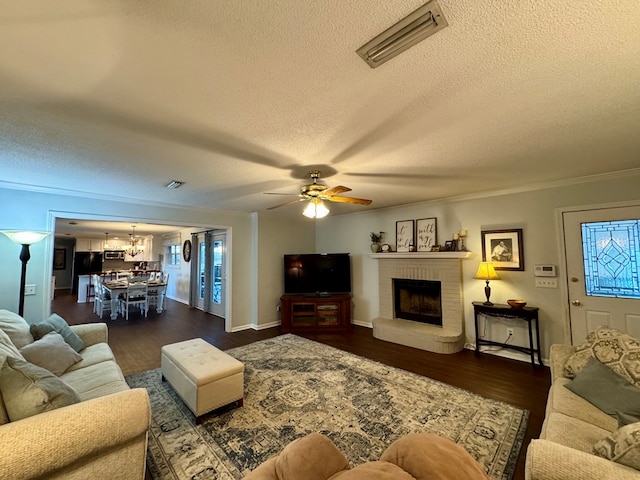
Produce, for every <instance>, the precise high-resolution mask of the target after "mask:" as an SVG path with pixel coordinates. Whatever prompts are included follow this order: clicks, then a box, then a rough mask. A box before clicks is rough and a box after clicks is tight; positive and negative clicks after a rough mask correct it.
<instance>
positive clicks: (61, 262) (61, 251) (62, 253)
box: [53, 248, 67, 270]
mask: <svg viewBox="0 0 640 480" xmlns="http://www.w3.org/2000/svg"><path fill="white" fill-rule="evenodd" d="M66 268H67V249H66V248H54V249H53V269H54V270H64V269H66Z"/></svg>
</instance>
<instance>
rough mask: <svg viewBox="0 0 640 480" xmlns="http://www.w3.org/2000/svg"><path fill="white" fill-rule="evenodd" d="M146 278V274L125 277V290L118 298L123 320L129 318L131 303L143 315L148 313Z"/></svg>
mask: <svg viewBox="0 0 640 480" xmlns="http://www.w3.org/2000/svg"><path fill="white" fill-rule="evenodd" d="M147 280H148V277H146V276H136V277H127V290H126V292H124V293H123V295H122V298H121V299H120V300H119V309H120V312H121V313H122V314H124V317H125V320H129V307H130V306H131V305H133V306H136V307H138V308H139V309H140V312H141V313H144V316H145V317H146V316H147V314H148V313H149V299H148V292H147V291H148V287H149V286H148V285H147Z"/></svg>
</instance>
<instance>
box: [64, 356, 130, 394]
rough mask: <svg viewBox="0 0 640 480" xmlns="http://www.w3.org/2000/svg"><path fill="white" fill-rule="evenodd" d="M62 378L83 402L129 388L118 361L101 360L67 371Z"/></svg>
mask: <svg viewBox="0 0 640 480" xmlns="http://www.w3.org/2000/svg"><path fill="white" fill-rule="evenodd" d="M60 378H61V379H62V380H64V381H65V383H67V384H68V385H70V386H71V387H72V388H73V389H74V390H75V391H76V392H77V393H78V396H79V397H80V400H82V401H83V402H84V401H85V400H90V399H92V398H98V397H103V396H105V395H109V394H111V393H116V392H122V391H124V390H129V386H128V385H127V382H126V380H125V379H124V377H123V375H122V371H121V370H120V367H119V366H118V364H117V363H116V362H101V363H97V364H95V365H90V366H88V367H85V368H81V369H79V370H73V371H67V372H65V373H63V374H62V375H61V376H60Z"/></svg>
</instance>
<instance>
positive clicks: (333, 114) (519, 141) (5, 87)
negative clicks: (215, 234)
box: [0, 0, 640, 214]
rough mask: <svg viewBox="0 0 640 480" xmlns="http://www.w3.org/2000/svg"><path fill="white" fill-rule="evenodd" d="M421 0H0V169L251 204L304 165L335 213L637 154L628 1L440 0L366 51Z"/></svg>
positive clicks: (294, 210) (638, 105)
mask: <svg viewBox="0 0 640 480" xmlns="http://www.w3.org/2000/svg"><path fill="white" fill-rule="evenodd" d="M423 3H425V2H424V1H421V0H394V1H393V2H383V1H379V0H377V1H373V0H350V1H346V2H345V1H343V0H320V1H311V0H304V1H301V0H277V1H276V0H273V1H237V0H215V1H210V0H207V1H204V0H202V1H195V0H192V1H188V2H185V1H177V0H176V1H160V2H158V1H151V0H137V1H135V2H132V1H130V0H108V1H107V0H103V1H96V0H59V1H56V2H51V1H49V0H34V1H29V2H16V1H9V0H0V5H1V7H2V8H0V21H1V22H2V28H1V29H0V45H1V47H0V51H1V55H0V85H2V87H1V88H0V101H1V102H2V107H1V108H0V124H1V125H2V127H1V130H0V142H1V148H0V170H1V171H2V174H1V175H0V186H1V185H5V186H11V185H15V184H17V185H18V186H19V185H33V186H37V187H40V188H45V189H46V188H52V189H60V190H61V191H69V192H79V193H82V194H97V195H109V196H114V197H127V198H133V199H138V200H140V201H145V202H165V203H167V204H178V205H187V206H199V207H212V208H220V209H225V210H238V211H245V212H251V211H263V210H265V209H266V208H267V207H270V206H273V205H276V204H278V203H282V201H283V197H277V196H267V195H264V194H263V192H281V193H293V194H295V193H297V192H298V189H299V187H300V186H301V185H303V184H305V183H308V182H307V181H306V173H307V172H308V171H309V170H310V169H311V167H314V168H315V167H318V168H320V170H322V171H323V177H324V180H325V183H326V184H327V185H328V186H335V185H346V186H349V187H351V188H352V192H350V193H349V195H353V196H355V197H362V198H370V199H372V200H373V204H372V205H371V206H370V207H364V206H358V205H345V204H330V205H329V206H330V207H331V209H332V213H333V214H339V213H347V212H354V211H361V210H364V209H371V208H379V207H384V206H391V205H400V204H406V203H412V202H417V201H425V200H430V199H439V198H445V197H450V196H457V195H462V194H473V193H480V192H486V191H491V190H495V189H504V188H517V187H519V186H521V185H523V184H531V183H542V182H550V181H558V180H562V179H567V178H574V177H580V176H587V175H594V174H599V173H605V172H613V171H620V170H626V169H631V168H638V167H640V135H638V132H639V131H640V88H639V87H640V29H639V28H638V24H639V23H640V2H638V1H637V0H591V1H589V2H586V1H584V0H518V1H505V0H440V1H439V3H440V6H441V8H442V10H443V12H444V14H445V16H446V18H447V21H448V23H449V26H448V27H447V28H445V29H444V30H442V31H440V32H438V33H437V34H435V35H434V36H432V37H430V38H428V39H426V40H425V41H423V42H421V43H419V44H418V45H417V46H415V47H413V48H412V49H410V50H408V51H406V52H404V53H402V54H401V55H399V56H397V57H396V58H394V59H392V60H390V61H389V62H387V63H385V64H384V65H382V66H380V67H378V68H377V69H371V68H369V67H368V66H367V65H366V64H365V63H364V62H363V61H362V60H361V59H360V58H359V57H358V55H357V54H356V53H355V51H356V50H357V49H358V48H359V47H360V46H361V45H362V44H364V43H366V42H367V41H368V40H370V39H371V38H372V37H374V36H375V35H377V34H378V33H380V32H382V31H383V30H385V29H386V28H388V27H389V26H391V25H392V24H394V23H395V22H397V21H398V20H400V19H401V18H403V17H405V16H406V15H408V14H409V13H411V12H412V11H414V10H415V9H416V8H417V7H419V6H420V5H422V4H423ZM171 179H177V180H181V181H184V182H186V183H185V185H184V186H183V187H181V188H180V189H177V190H168V189H166V188H164V185H165V184H166V183H167V182H168V181H169V180H171ZM284 199H285V200H286V197H284ZM300 210H301V206H300V205H299V204H294V205H290V206H286V207H282V208H281V209H278V210H277V212H280V213H283V214H299V212H300Z"/></svg>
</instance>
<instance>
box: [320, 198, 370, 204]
mask: <svg viewBox="0 0 640 480" xmlns="http://www.w3.org/2000/svg"><path fill="white" fill-rule="evenodd" d="M325 200H328V201H330V202H340V203H357V204H358V205H371V202H372V200H368V199H366V198H353V197H327V198H326V199H325Z"/></svg>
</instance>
